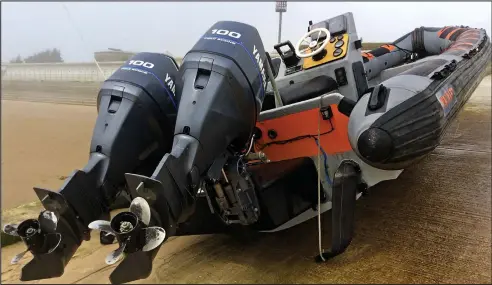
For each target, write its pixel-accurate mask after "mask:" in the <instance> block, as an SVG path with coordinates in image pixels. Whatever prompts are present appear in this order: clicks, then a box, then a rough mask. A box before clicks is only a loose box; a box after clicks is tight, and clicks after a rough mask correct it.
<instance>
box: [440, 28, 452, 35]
mask: <svg viewBox="0 0 492 285" xmlns="http://www.w3.org/2000/svg"><path fill="white" fill-rule="evenodd" d="M449 28H451V27H444V28H442V29H441V30H439V32H437V36H438V37H440V36H441V34H442V33H444V31H446V30H447V29H449Z"/></svg>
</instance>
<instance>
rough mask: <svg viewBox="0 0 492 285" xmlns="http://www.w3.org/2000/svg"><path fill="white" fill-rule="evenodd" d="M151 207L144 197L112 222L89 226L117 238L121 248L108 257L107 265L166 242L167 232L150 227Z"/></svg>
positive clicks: (135, 200) (134, 201)
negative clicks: (127, 255)
mask: <svg viewBox="0 0 492 285" xmlns="http://www.w3.org/2000/svg"><path fill="white" fill-rule="evenodd" d="M150 216H151V212H150V206H149V204H148V203H147V201H146V200H145V199H144V198H142V197H137V198H135V199H133V201H132V202H131V204H130V208H129V211H128V212H121V213H119V214H117V215H116V216H114V218H113V219H111V221H104V220H97V221H93V222H91V223H90V224H89V228H90V229H92V230H99V231H101V232H106V233H110V234H112V235H115V236H116V240H117V241H118V244H119V247H118V248H117V249H116V250H114V251H112V252H111V253H110V254H108V255H107V256H106V264H115V263H116V262H118V261H120V260H121V259H122V258H123V256H125V255H126V254H130V253H135V252H138V251H144V252H145V251H151V250H153V249H155V248H157V247H158V246H159V245H161V244H162V243H163V242H164V239H165V238H166V231H165V230H164V229H163V228H161V227H154V226H153V227H149V224H150Z"/></svg>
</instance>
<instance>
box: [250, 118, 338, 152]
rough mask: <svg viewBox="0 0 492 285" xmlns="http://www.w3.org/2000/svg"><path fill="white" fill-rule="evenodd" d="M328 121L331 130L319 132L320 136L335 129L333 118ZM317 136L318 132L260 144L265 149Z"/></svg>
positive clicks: (261, 148)
mask: <svg viewBox="0 0 492 285" xmlns="http://www.w3.org/2000/svg"><path fill="white" fill-rule="evenodd" d="M328 121H329V122H330V126H331V129H330V130H329V131H326V132H324V133H321V134H319V135H320V136H323V135H327V134H329V133H331V132H333V131H334V130H335V128H334V127H333V123H332V122H331V119H329V120H328ZM317 136H318V134H314V135H302V136H297V137H293V138H290V139H286V140H281V141H272V142H269V143H266V144H264V145H261V146H260V150H263V149H265V148H266V147H268V146H270V145H284V144H288V143H291V142H295V141H299V140H303V139H309V138H314V139H316V137H317Z"/></svg>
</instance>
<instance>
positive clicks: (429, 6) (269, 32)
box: [1, 2, 491, 62]
mask: <svg viewBox="0 0 492 285" xmlns="http://www.w3.org/2000/svg"><path fill="white" fill-rule="evenodd" d="M67 9H68V10H67ZM346 12H352V13H353V14H354V18H355V22H356V27H357V33H358V35H359V37H360V38H362V40H363V42H392V41H394V40H396V39H397V38H399V37H400V36H402V35H404V34H406V33H408V32H410V31H412V30H413V29H415V28H418V27H420V26H426V27H442V26H449V25H464V26H470V27H474V28H484V29H485V30H486V31H487V34H488V35H489V37H490V35H491V3H490V2H461V3H460V2H449V3H445V2H435V3H428V2H418V3H409V2H394V3H390V2H387V3H384V2H379V3H368V2H356V3H354V2H314V3H308V2H288V4H287V12H286V13H284V14H283V25H282V41H285V40H290V41H291V42H292V43H293V44H295V42H297V41H298V39H299V38H300V37H301V36H302V35H303V34H304V33H305V32H306V31H307V25H308V22H309V20H312V21H313V22H314V23H316V22H319V21H323V20H325V19H328V18H331V17H334V16H337V15H340V14H343V13H346ZM1 17H2V39H1V40H2V62H8V61H10V60H11V59H13V58H15V57H17V56H18V55H20V56H21V57H27V56H30V55H32V54H34V53H36V52H40V51H43V50H46V49H52V48H57V49H60V50H61V54H62V57H63V59H64V61H65V62H90V61H93V53H94V52H96V51H104V50H108V48H117V49H121V50H124V51H131V52H142V51H147V52H169V53H171V54H172V55H173V56H175V57H182V56H184V55H185V53H186V52H187V51H188V50H189V49H191V48H192V46H193V45H194V44H195V42H196V41H197V40H198V39H199V38H200V36H201V35H202V34H203V33H204V32H205V31H206V30H207V29H208V28H209V27H210V26H212V25H213V24H214V23H215V22H217V21H223V20H232V21H238V22H244V23H247V24H250V25H253V26H254V27H256V28H257V29H258V31H259V33H260V36H261V37H262V40H263V44H264V46H265V49H266V50H267V51H272V50H273V45H274V44H276V43H277V37H278V13H276V12H275V2H208V3H207V2H178V3H176V2H146V3H137V2H133V3H132V2H123V3H121V2H120V3H118V2H89V3H80V2H58V3H55V2H50V3H48V2H45V3H43V2H34V3H26V2H8V3H2V15H1ZM81 37H82V38H81Z"/></svg>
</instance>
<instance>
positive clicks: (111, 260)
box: [106, 241, 126, 265]
mask: <svg viewBox="0 0 492 285" xmlns="http://www.w3.org/2000/svg"><path fill="white" fill-rule="evenodd" d="M125 247H126V241H125V242H123V243H121V245H120V247H118V249H116V250H115V251H113V252H111V253H110V254H108V256H106V264H109V265H111V264H115V263H116V262H118V261H119V260H120V259H121V258H122V257H123V251H124V250H125Z"/></svg>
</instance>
